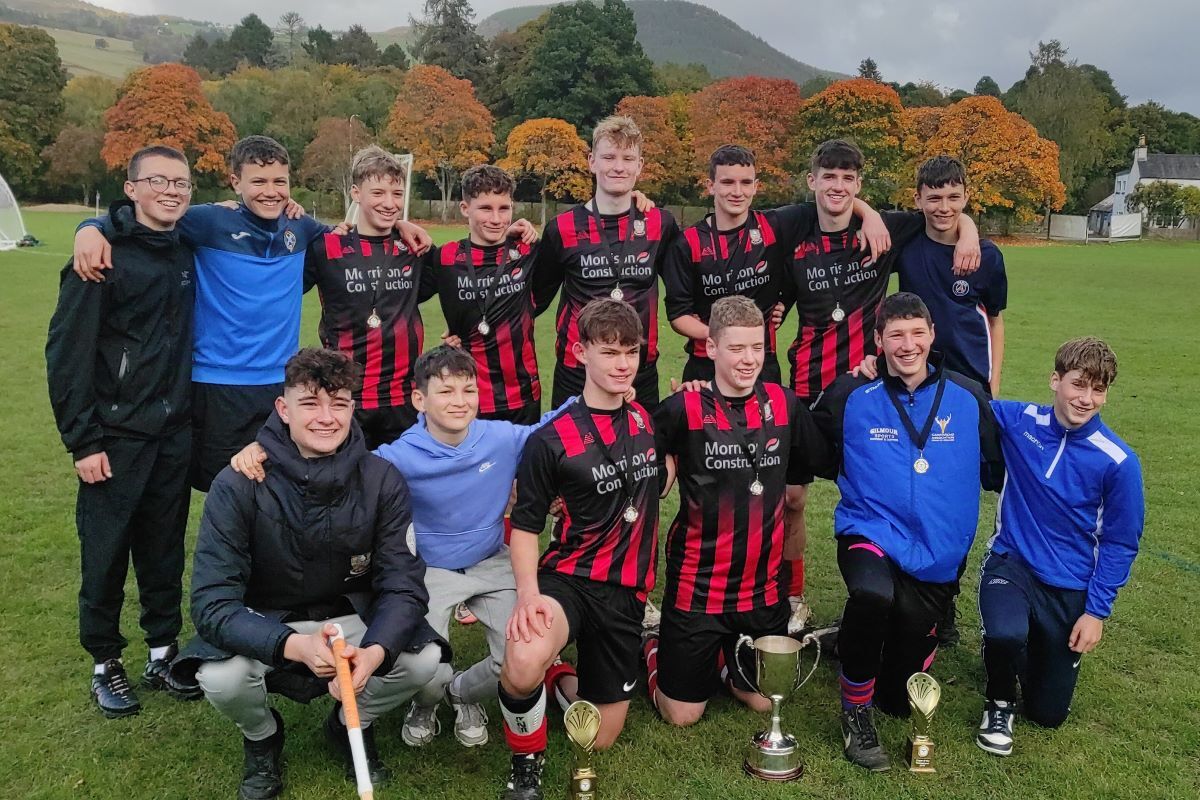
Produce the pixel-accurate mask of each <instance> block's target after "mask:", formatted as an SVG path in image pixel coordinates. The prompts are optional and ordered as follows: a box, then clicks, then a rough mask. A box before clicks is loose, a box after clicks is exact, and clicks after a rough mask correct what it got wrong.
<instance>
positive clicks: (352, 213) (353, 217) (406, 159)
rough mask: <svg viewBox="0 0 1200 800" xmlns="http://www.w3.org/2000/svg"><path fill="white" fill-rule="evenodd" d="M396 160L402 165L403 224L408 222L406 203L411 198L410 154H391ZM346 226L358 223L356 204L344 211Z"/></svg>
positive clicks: (352, 203) (353, 203) (401, 213)
mask: <svg viewBox="0 0 1200 800" xmlns="http://www.w3.org/2000/svg"><path fill="white" fill-rule="evenodd" d="M393 155H394V156H396V158H398V159H400V163H401V164H403V165H404V208H403V209H401V211H400V218H401V219H403V220H404V221H405V222H407V221H408V203H409V200H410V199H411V197H412V167H413V154H412V153H393ZM345 222H346V224H347V225H354V224H356V223H357V222H358V203H356V202H354V201H353V200H351V201H350V207H349V208H347V209H346V220H345Z"/></svg>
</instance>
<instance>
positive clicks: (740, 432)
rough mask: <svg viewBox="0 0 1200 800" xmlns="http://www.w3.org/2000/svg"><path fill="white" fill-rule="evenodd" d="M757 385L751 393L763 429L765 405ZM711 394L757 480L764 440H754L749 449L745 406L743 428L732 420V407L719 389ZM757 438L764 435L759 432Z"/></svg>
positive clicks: (747, 417) (765, 427) (748, 419)
mask: <svg viewBox="0 0 1200 800" xmlns="http://www.w3.org/2000/svg"><path fill="white" fill-rule="evenodd" d="M759 386H761V384H760V383H757V382H756V383H755V384H754V391H753V395H754V400H755V402H757V403H758V417H759V419H760V420H761V421H762V424H761V425H760V428H761V430H763V431H765V430H766V429H767V425H766V417H765V416H764V412H765V410H766V406H765V405H764V403H763V398H762V395H760V394H759V393H758V388H759ZM712 396H713V404H714V405H716V406H718V407H719V408H720V409H721V412H722V413H724V414H725V419H727V420H729V429H730V431H732V433H733V437H734V439H736V440H737V444H738V448H740V449H741V451H742V455H743V456H745V458H746V460H747V461H749V462H750V469H752V470H754V480H756V481H757V480H758V470H759V466H758V465H759V463H760V462H761V461H762V456H763V448H764V446H765V441H756V442H755V444H757V445H758V447H756V448H754V449H753V450H751V449H750V440H749V439H748V438H747V435H746V434H747V433H748V432H749V429H750V418H749V414H746V412H745V407H743V412H742V413H743V414H744V415H745V417H746V420H745V422H746V425H745V427H744V428H743V427H742V426H740V425H738V424H737V423H736V422H735V421H734V418H733V412H732V409H731V407H730V405H729V403H728V402H727V401H726V400H725V398H724V397H723V396H722V395H721V393H720V391H718V390H716V389H714V390H713V393H712ZM746 402H747V404H749V402H750V401H749V399H747V401H746ZM766 402H768V403H769V402H770V400H769V399H768V400H767V401H766ZM757 438H758V439H760V440H765V437H764V436H762V435H761V434H760V435H759V436H758V437H757Z"/></svg>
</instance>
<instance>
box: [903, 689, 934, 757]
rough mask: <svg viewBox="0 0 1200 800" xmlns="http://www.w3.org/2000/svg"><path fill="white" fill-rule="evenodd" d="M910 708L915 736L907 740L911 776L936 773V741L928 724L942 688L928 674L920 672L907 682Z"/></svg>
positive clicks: (912, 733) (906, 753)
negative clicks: (934, 748) (934, 744)
mask: <svg viewBox="0 0 1200 800" xmlns="http://www.w3.org/2000/svg"><path fill="white" fill-rule="evenodd" d="M907 688H908V705H909V707H910V708H912V732H911V733H910V734H909V736H908V748H907V750H906V751H905V755H906V756H907V758H908V771H909V772H937V770H936V769H934V768H933V739H931V738H929V723H930V722H931V721H932V720H933V715H934V713H935V712H936V711H937V707H938V701H940V700H941V699H942V687H941V686H940V685H939V684H938V682H937V681H936V680H934V678H933V676H932V675H930V674H929V673H927V672H918V673H915V674H914V675H912V676H911V677H909V679H908V684H907Z"/></svg>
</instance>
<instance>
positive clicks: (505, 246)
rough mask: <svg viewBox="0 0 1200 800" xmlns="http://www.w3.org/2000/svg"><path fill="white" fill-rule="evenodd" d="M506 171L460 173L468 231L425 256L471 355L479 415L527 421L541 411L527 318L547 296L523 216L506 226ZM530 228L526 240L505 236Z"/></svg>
mask: <svg viewBox="0 0 1200 800" xmlns="http://www.w3.org/2000/svg"><path fill="white" fill-rule="evenodd" d="M515 187H516V184H515V182H514V181H513V179H512V177H511V176H509V174H508V173H507V172H505V171H504V170H502V169H500V168H499V167H494V166H491V165H486V164H485V165H482V166H477V167H472V168H471V169H469V170H467V171H466V172H465V173H463V177H462V202H461V203H460V204H459V209H460V210H461V211H462V213H463V216H465V217H466V218H467V227H468V229H469V230H470V235H469V236H468V237H467V238H466V239H463V240H461V241H458V242H451V243H450V244H446V245H443V246H442V247H441V248H439V249H438V250H437V251H436V252H434V253H432V254H431V255H430V256H429V257H428V263H429V265H430V266H429V269H430V273H428V274H429V275H430V277H431V278H432V281H433V282H434V283H435V285H436V286H437V292H438V297H439V299H440V300H441V304H442V313H443V314H445V317H446V326H447V328H448V330H449V332H450V334H451V335H452V336H456V337H458V338H459V339H460V340H461V346H462V347H463V348H464V349H465V350H466V351H467V352H468V353H470V354H471V356H472V357H473V358H474V359H475V369H476V373H477V380H478V387H479V417H480V419H498V420H507V421H508V422H512V423H514V424H517V425H533V424H535V423H536V422H537V421H538V418H539V416H540V414H541V400H542V386H541V382H540V380H539V378H538V365H537V352H536V350H535V348H534V342H533V319H534V316H535V315H536V313H537V312H538V311H544V310H545V308H546V306H547V305H549V303H550V301H551V299H553V296H554V290H555V288H556V287H555V286H550V287H549V296H542V295H541V292H542V287H541V285H540V284H539V283H538V281H537V276H538V275H539V270H538V269H537V266H536V262H537V254H538V249H539V246H540V245H539V243H538V242H537V241H536V231H535V230H534V228H533V226H532V225H530V224H529V223H528V222H527V221H526V220H520V221H519V225H520V227H513V221H512V212H513V199H512V196H513V190H514V189H515ZM510 232H511V233H518V232H519V233H525V232H528V233H529V237H528V238H533V239H534V241H533V242H532V243H527V242H525V241H524V240H521V239H516V238H513V239H510V238H509V235H510Z"/></svg>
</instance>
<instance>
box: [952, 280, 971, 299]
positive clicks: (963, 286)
mask: <svg viewBox="0 0 1200 800" xmlns="http://www.w3.org/2000/svg"><path fill="white" fill-rule="evenodd" d="M951 291H953V292H954V296H955V297H966V295H967V292H969V291H971V284H969V283H967V282H966V281H955V282H954V286H952V287H951Z"/></svg>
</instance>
